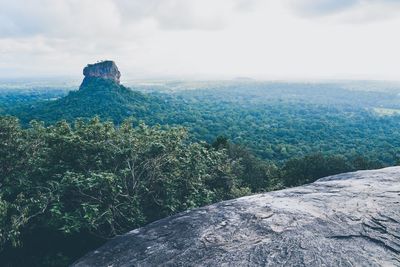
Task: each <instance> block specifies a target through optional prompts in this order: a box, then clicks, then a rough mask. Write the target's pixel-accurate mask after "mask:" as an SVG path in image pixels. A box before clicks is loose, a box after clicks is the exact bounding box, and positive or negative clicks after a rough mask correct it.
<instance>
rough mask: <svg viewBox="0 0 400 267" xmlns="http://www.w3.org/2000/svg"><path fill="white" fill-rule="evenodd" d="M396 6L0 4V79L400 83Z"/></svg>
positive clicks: (151, 0) (74, 0)
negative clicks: (98, 69)
mask: <svg viewBox="0 0 400 267" xmlns="http://www.w3.org/2000/svg"><path fill="white" fill-rule="evenodd" d="M399 32H400V0H0V77H2V78H5V77H18V76H21V77H27V76H38V77H39V76H74V77H80V76H81V75H82V74H81V73H82V68H83V67H84V66H85V65H86V64H87V63H93V62H96V61H97V60H101V59H112V60H114V61H116V63H117V65H118V66H119V68H120V70H121V72H122V75H123V77H122V78H125V79H132V78H133V79H134V78H138V79H141V78H197V79H209V78H212V79H218V78H221V79H227V78H228V79H229V78H232V77H237V76H247V77H253V78H259V79H390V80H400V33H399Z"/></svg>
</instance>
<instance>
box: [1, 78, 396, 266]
mask: <svg viewBox="0 0 400 267" xmlns="http://www.w3.org/2000/svg"><path fill="white" fill-rule="evenodd" d="M191 86H192V85H191V84H188V83H180V82H176V83H167V84H164V85H163V87H160V88H157V86H154V87H151V88H150V89H149V88H148V86H142V85H140V84H136V85H134V86H133V88H134V89H135V90H131V89H128V88H126V87H124V86H122V85H119V84H116V83H113V82H110V81H107V80H103V79H96V78H91V79H85V81H84V82H83V84H82V85H81V87H80V89H79V90H77V91H70V92H67V91H66V90H62V89H59V90H54V91H52V90H39V91H35V90H17V91H15V90H14V91H12V90H4V91H2V92H1V93H0V112H1V113H2V114H3V115H2V116H0V144H1V146H0V186H1V193H0V224H1V227H0V251H1V252H0V262H2V263H3V265H4V266H20V265H27V264H29V265H30V266H64V265H67V264H69V263H71V262H72V261H73V260H75V259H76V258H78V257H79V256H81V255H82V254H84V253H85V252H86V251H89V250H91V249H94V248H95V247H97V246H99V245H100V244H102V243H103V242H105V240H107V239H108V238H111V237H113V236H115V235H118V234H122V233H124V232H127V231H129V230H131V229H133V228H136V227H139V226H142V225H144V224H147V223H149V222H152V221H154V220H157V219H160V218H163V217H165V216H168V215H172V214H175V213H177V212H180V211H184V210H187V209H190V208H194V207H199V206H203V205H207V204H210V203H214V202H217V201H221V200H225V199H231V198H235V197H239V196H243V195H248V194H252V193H257V192H265V191H270V190H276V189H281V188H284V187H290V186H296V185H301V184H305V183H309V182H313V181H315V180H316V179H318V178H320V177H324V176H327V175H331V174H337V173H341V172H346V171H353V170H359V169H372V168H379V167H382V166H387V165H393V164H396V163H397V161H398V159H399V148H400V144H399V142H400V141H399V140H400V138H399V131H398V129H399V126H400V125H399V123H400V117H399V116H398V115H397V113H396V111H397V109H398V108H400V101H399V98H398V92H397V91H396V90H394V89H393V88H390V89H391V90H383V91H379V92H376V91H374V90H372V91H360V90H356V89H355V88H351V89H349V88H345V87H344V86H343V85H338V84H289V83H267V82H224V83H221V82H220V83H202V84H200V85H198V84H197V85H195V86H194V88H191ZM182 88H183V89H182ZM382 110H384V111H385V112H382ZM389 111H390V112H389ZM78 118H81V119H78ZM32 120H34V121H32Z"/></svg>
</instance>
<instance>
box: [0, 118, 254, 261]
mask: <svg viewBox="0 0 400 267" xmlns="http://www.w3.org/2000/svg"><path fill="white" fill-rule="evenodd" d="M0 143H1V144H3V145H2V146H1V147H0V149H1V151H0V152H1V153H0V166H1V169H0V177H1V181H0V182H1V192H2V195H1V199H0V225H2V226H3V227H2V228H1V231H0V241H1V243H0V245H1V247H2V248H8V247H9V246H17V245H19V241H20V240H23V239H24V236H22V238H21V237H20V236H21V235H23V234H24V233H25V234H26V233H34V232H35V231H37V229H47V230H46V231H48V232H54V231H62V232H63V233H64V236H68V235H73V234H76V233H89V235H93V236H99V237H103V238H109V237H113V236H115V235H118V234H122V233H125V232H126V231H128V230H130V229H133V228H135V227H138V226H141V225H143V224H145V223H148V222H150V221H153V220H156V219H159V218H162V217H165V216H168V215H171V214H174V213H177V212H179V211H183V210H186V209H189V208H194V207H198V206H202V205H206V204H210V203H213V202H216V201H220V200H224V199H229V198H233V197H238V196H241V195H244V194H248V193H249V190H248V189H247V188H246V187H245V186H242V182H241V181H240V180H239V177H238V176H237V175H236V173H235V171H234V170H235V169H237V167H236V165H237V163H235V162H234V161H233V160H232V159H230V158H229V156H228V155H227V153H226V151H225V150H215V149H213V148H209V147H208V146H207V145H206V144H202V143H190V142H188V139H187V133H186V130H185V129H183V128H167V129H161V128H160V127H157V126H155V127H148V126H146V125H144V124H139V126H137V127H133V126H132V122H131V121H125V122H124V123H123V124H121V125H120V126H119V127H116V126H114V124H113V123H111V122H101V121H100V120H99V119H98V118H94V119H92V120H90V121H88V122H85V121H83V120H78V121H76V122H75V123H74V124H73V125H70V124H68V123H66V122H65V121H64V122H59V123H57V124H55V125H50V126H47V127H45V126H44V125H43V124H42V123H38V122H33V123H32V124H31V127H30V128H27V129H23V128H21V127H20V125H19V123H18V121H17V120H16V119H15V118H11V117H1V119H0ZM27 231H28V232H27ZM63 238H64V237H62V238H61V239H63ZM44 239H45V237H44ZM60 242H62V240H61V241H60ZM22 245H23V244H22ZM72 249H73V248H72ZM59 253H61V254H62V255H64V254H63V253H62V251H59ZM53 256H54V257H55V255H53ZM64 256H65V255H64ZM64 256H63V257H64Z"/></svg>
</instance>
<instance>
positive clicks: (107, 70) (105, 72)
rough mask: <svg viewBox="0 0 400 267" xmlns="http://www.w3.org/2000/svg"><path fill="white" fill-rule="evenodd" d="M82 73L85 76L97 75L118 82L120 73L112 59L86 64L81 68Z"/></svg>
mask: <svg viewBox="0 0 400 267" xmlns="http://www.w3.org/2000/svg"><path fill="white" fill-rule="evenodd" d="M83 75H85V78H86V77H97V78H103V79H110V80H113V81H115V82H116V83H119V78H120V77H121V73H120V72H119V70H118V67H117V65H116V64H115V62H114V61H110V60H106V61H101V62H98V63H95V64H88V65H87V66H86V67H85V68H84V69H83Z"/></svg>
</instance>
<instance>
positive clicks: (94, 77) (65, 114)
mask: <svg viewBox="0 0 400 267" xmlns="http://www.w3.org/2000/svg"><path fill="white" fill-rule="evenodd" d="M110 64H111V65H112V67H110V66H109V65H110ZM83 73H84V75H85V78H84V79H83V82H82V84H81V85H80V87H79V90H77V91H71V92H69V94H68V95H67V96H65V97H61V98H59V99H57V100H53V101H36V102H32V103H29V104H28V105H24V106H18V107H16V108H14V109H11V110H10V111H9V112H8V113H9V114H11V115H16V116H18V117H19V118H20V119H21V120H22V121H23V122H24V123H28V122H29V121H31V120H33V119H35V120H41V121H45V122H47V123H53V122H56V121H59V120H67V121H72V120H73V119H75V118H91V117H93V116H95V115H97V116H99V117H101V118H103V119H111V120H113V121H115V122H117V123H120V122H122V121H123V120H124V119H126V118H127V117H130V116H133V117H135V118H137V119H141V118H149V117H152V116H153V114H156V113H160V112H163V111H164V110H165V109H167V104H166V103H164V101H163V100H161V99H159V98H157V97H153V96H149V95H146V94H143V93H140V92H138V91H133V90H131V89H129V88H127V87H125V86H123V85H121V84H119V77H120V73H119V71H118V68H117V66H116V65H115V63H114V62H112V61H104V62H100V63H96V64H89V65H88V66H87V67H85V68H84V71H83Z"/></svg>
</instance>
